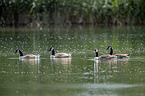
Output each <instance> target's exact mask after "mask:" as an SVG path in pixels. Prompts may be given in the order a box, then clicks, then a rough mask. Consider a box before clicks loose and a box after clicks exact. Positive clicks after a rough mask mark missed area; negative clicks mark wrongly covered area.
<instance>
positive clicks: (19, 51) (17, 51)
mask: <svg viewBox="0 0 145 96" xmlns="http://www.w3.org/2000/svg"><path fill="white" fill-rule="evenodd" d="M16 53H20V56H23V52H22V51H21V50H19V49H17V50H16V51H15V54H16Z"/></svg>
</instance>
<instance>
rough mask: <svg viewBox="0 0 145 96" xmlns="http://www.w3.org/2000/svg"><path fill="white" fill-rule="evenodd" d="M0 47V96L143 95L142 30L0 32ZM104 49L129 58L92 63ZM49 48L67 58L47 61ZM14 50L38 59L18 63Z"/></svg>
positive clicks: (144, 36)
mask: <svg viewBox="0 0 145 96" xmlns="http://www.w3.org/2000/svg"><path fill="white" fill-rule="evenodd" d="M0 45H1V46H0V96H145V28H144V27H143V26H136V27H131V26H129V27H92V26H73V27H62V26H61V27H60V26H53V27H49V28H42V29H40V28H32V29H31V28H0ZM109 45H111V46H112V47H113V49H114V54H117V53H127V54H131V57H130V58H129V59H118V60H97V61H94V57H95V54H94V49H95V48H97V49H98V50H99V55H103V54H108V53H109V50H106V48H107V47H108V46H109ZM51 46H53V47H54V48H55V50H56V53H58V52H65V53H69V52H73V54H72V57H71V58H65V59H61V58H57V59H50V55H51V52H49V51H48V49H49V48H50V47H51ZM16 49H20V50H21V51H23V53H24V55H26V54H40V55H41V57H40V59H39V60H19V54H15V53H14V52H15V50H16Z"/></svg>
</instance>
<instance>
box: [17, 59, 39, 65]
mask: <svg viewBox="0 0 145 96" xmlns="http://www.w3.org/2000/svg"><path fill="white" fill-rule="evenodd" d="M19 60H20V62H21V63H22V64H23V63H27V64H31V65H35V64H39V63H40V59H19Z"/></svg>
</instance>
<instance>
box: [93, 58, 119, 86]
mask: <svg viewBox="0 0 145 96" xmlns="http://www.w3.org/2000/svg"><path fill="white" fill-rule="evenodd" d="M116 68H117V60H95V61H94V83H99V79H100V80H101V79H104V77H99V74H101V73H104V72H110V71H111V72H112V71H113V72H116Z"/></svg>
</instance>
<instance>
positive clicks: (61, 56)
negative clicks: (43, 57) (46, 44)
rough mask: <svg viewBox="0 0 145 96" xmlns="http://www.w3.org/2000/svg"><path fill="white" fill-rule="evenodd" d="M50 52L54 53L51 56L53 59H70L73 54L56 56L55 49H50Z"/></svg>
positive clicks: (57, 54)
mask: <svg viewBox="0 0 145 96" xmlns="http://www.w3.org/2000/svg"><path fill="white" fill-rule="evenodd" d="M48 51H51V52H52V54H51V56H50V57H51V58H69V57H71V54H72V52H71V53H69V54H67V53H56V54H55V50H54V48H53V47H50V48H49V50H48Z"/></svg>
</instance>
